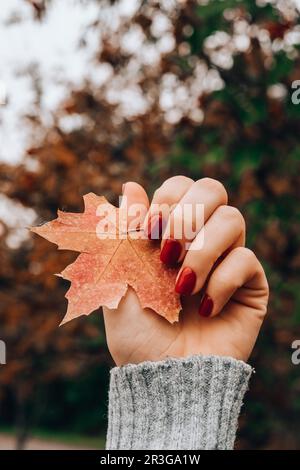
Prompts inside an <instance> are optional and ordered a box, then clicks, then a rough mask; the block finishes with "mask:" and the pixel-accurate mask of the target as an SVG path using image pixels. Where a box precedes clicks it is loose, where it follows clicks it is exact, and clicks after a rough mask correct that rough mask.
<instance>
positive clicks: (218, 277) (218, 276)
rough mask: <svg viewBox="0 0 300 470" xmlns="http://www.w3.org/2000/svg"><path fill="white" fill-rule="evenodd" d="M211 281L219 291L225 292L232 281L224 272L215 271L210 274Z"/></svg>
mask: <svg viewBox="0 0 300 470" xmlns="http://www.w3.org/2000/svg"><path fill="white" fill-rule="evenodd" d="M212 280H213V282H214V283H215V285H217V286H218V288H219V289H220V290H225V289H226V288H227V287H228V285H229V284H232V282H233V279H232V276H229V275H228V273H227V272H226V271H222V270H220V271H218V270H216V271H215V272H214V273H213V274H212Z"/></svg>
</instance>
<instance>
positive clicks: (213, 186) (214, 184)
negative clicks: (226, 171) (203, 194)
mask: <svg viewBox="0 0 300 470" xmlns="http://www.w3.org/2000/svg"><path fill="white" fill-rule="evenodd" d="M196 184H199V185H201V186H205V188H206V189H207V190H208V191H211V192H213V193H215V194H216V195H217V196H218V197H219V198H220V201H221V202H222V203H223V204H227V202H228V195H227V191H226V189H225V187H224V185H223V184H222V183H221V182H220V181H218V180H215V179H213V178H208V177H206V178H202V179H200V180H198V181H197V182H196Z"/></svg>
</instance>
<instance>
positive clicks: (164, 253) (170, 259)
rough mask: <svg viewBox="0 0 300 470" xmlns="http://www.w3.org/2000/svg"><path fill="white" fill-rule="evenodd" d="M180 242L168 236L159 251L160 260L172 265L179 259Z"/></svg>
mask: <svg viewBox="0 0 300 470" xmlns="http://www.w3.org/2000/svg"><path fill="white" fill-rule="evenodd" d="M181 249H182V247H181V244H180V243H179V242H178V241H177V240H173V239H171V238H169V239H168V240H166V242H165V244H164V246H163V249H162V250H161V253H160V260H161V261H162V262H163V263H165V264H167V265H168V266H174V265H176V263H177V262H178V260H179V257H180V253H181Z"/></svg>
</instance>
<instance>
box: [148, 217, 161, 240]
mask: <svg viewBox="0 0 300 470" xmlns="http://www.w3.org/2000/svg"><path fill="white" fill-rule="evenodd" d="M162 232H163V220H162V215H161V214H155V215H153V216H152V217H150V219H149V220H148V227H147V237H148V238H149V240H159V239H160V238H161V236H162Z"/></svg>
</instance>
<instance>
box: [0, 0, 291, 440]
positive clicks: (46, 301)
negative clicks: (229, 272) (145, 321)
mask: <svg viewBox="0 0 300 470" xmlns="http://www.w3.org/2000/svg"><path fill="white" fill-rule="evenodd" d="M99 4H100V7H99V8H100V9H99V21H97V22H96V24H95V23H93V24H92V25H91V26H90V27H91V28H98V29H99V51H98V54H97V57H96V58H95V68H97V67H100V68H99V69H98V70H100V71H101V72H102V73H105V74H106V77H107V79H106V80H104V83H103V84H102V85H101V86H99V87H96V86H95V84H94V83H92V82H90V83H89V82H88V81H87V82H86V84H85V86H84V87H83V88H82V89H81V90H73V91H70V95H69V96H68V97H66V100H65V101H64V102H63V103H62V104H61V106H60V107H59V108H58V109H57V112H56V114H55V116H53V118H54V124H53V126H52V127H51V128H44V127H43V125H42V124H41V120H40V117H39V113H38V111H37V115H36V116H28V119H29V120H30V124H31V125H32V126H33V127H34V129H35V130H36V135H39V136H41V135H42V137H40V138H39V141H38V142H33V143H32V148H30V149H28V151H27V154H26V156H25V157H24V161H23V162H22V164H21V165H19V166H17V167H10V166H8V165H1V168H0V170H1V171H0V182H1V191H2V193H3V194H5V195H6V196H7V197H9V198H11V199H12V200H14V201H18V202H20V203H21V204H23V205H24V206H26V207H30V208H32V209H34V211H35V212H36V214H37V218H38V220H39V221H45V220H49V219H51V218H53V217H54V212H55V210H56V208H57V207H60V208H63V209H68V210H80V209H81V195H82V194H84V193H86V192H88V191H94V192H96V193H99V194H104V195H106V196H107V197H108V198H109V199H110V200H112V201H113V202H116V201H115V199H116V195H117V194H119V193H120V190H121V186H122V183H123V182H124V181H126V180H136V181H139V182H140V183H141V184H143V185H145V186H146V188H147V189H148V190H149V191H152V190H153V189H154V187H156V186H157V185H159V184H160V182H161V181H163V180H164V179H165V178H167V177H169V176H172V175H174V174H177V173H184V174H186V175H189V176H191V177H193V178H197V179H198V178H200V177H202V176H204V175H205V176H211V177H213V178H217V179H220V180H221V181H222V182H223V183H224V184H225V186H226V187H227V188H228V190H229V195H230V202H231V203H232V204H234V205H237V206H238V207H239V208H240V209H241V210H242V212H243V213H244V215H245V217H246V220H247V224H248V245H249V246H251V247H252V248H254V249H255V251H256V253H257V255H258V257H259V258H260V259H262V261H263V262H264V265H265V267H266V270H267V273H268V277H269V281H270V286H271V294H272V295H271V303H270V319H268V320H267V322H266V324H265V327H264V331H263V333H262V334H261V336H260V339H259V343H258V346H257V347H256V349H255V353H254V357H253V362H254V364H255V366H256V367H257V374H256V378H254V380H253V382H252V387H251V392H250V394H249V396H248V400H247V410H246V413H245V415H244V416H243V418H242V422H241V424H242V426H241V433H240V436H241V437H240V441H239V447H240V448H276V447H277V448H297V447H298V448H299V446H300V441H299V436H300V432H299V431H300V427H299V426H300V425H299V418H298V417H299V411H300V400H299V390H300V377H299V371H297V369H296V367H295V366H293V365H292V363H291V358H290V356H291V343H292V341H293V340H294V339H295V338H297V337H298V338H299V336H300V326H299V325H300V316H299V312H300V308H299V307H300V295H299V287H298V285H299V270H300V244H299V237H300V235H299V215H300V213H299V212H300V210H299V204H298V196H299V184H300V176H299V175H300V172H299V169H300V168H299V167H300V147H299V142H298V136H299V132H300V123H299V116H300V107H299V106H296V105H293V104H292V102H291V96H290V95H291V84H292V82H293V80H295V79H297V78H299V77H300V60H299V44H300V27H299V15H298V11H297V10H296V8H295V6H294V3H293V2H292V1H286V2H281V1H275V0H274V1H272V2H269V1H264V0H259V1H257V2H254V1H248V0H243V1H233V0H223V1H221V0H211V1H204V0H203V1H196V0H190V1H189V0H186V1H181V2H172V1H161V2H157V1H150V0H149V1H147V2H140V3H138V7H137V9H136V11H135V13H133V14H132V15H131V16H130V15H124V14H123V15H122V14H120V12H119V10H118V5H119V2H111V4H110V3H109V2H104V1H103V2H99ZM104 10H105V13H106V14H105V15H104V14H101V12H102V13H103V11H104ZM118 12H119V14H118ZM44 14H45V15H47V11H45V12H44ZM112 18H113V19H114V21H112ZM100 32H101V34H100ZM100 37H101V40H100ZM83 40H84V38H83ZM83 43H84V41H83ZM7 230H8V228H7V227H4V230H3V232H2V238H1V248H0V249H1V260H2V264H1V279H0V282H1V285H2V289H1V310H0V321H1V336H2V337H3V338H2V339H6V340H7V342H8V344H9V345H11V344H13V345H14V347H10V350H11V351H14V354H15V355H16V360H15V361H13V360H9V362H8V365H7V366H5V369H4V368H3V369H1V375H0V383H2V384H6V386H7V387H10V388H11V389H13V390H14V393H15V394H18V402H20V400H21V402H22V401H23V403H24V402H25V401H26V402H27V399H28V398H32V397H33V395H32V390H33V389H34V388H35V387H36V384H39V383H50V382H51V381H54V380H55V381H56V382H55V383H56V384H57V383H58V382H57V380H59V381H60V383H61V384H65V382H64V379H63V378H64V377H65V375H66V374H69V375H70V376H71V375H73V374H74V373H78V372H79V371H80V370H82V369H81V368H80V367H81V366H82V367H86V366H87V364H88V367H89V368H90V370H93V360H100V359H101V356H100V355H99V356H97V358H96V357H95V356H94V355H93V353H94V351H95V349H94V347H95V344H97V347H98V345H99V347H100V344H101V345H102V344H103V343H102V342H101V341H100V338H102V336H101V334H102V333H100V328H99V325H98V323H96V324H94V321H95V320H92V319H91V320H90V319H89V320H87V319H78V320H75V321H73V322H72V323H71V324H70V325H68V326H66V327H63V329H62V330H59V331H58V330H57V328H56V327H57V325H58V323H59V318H60V319H61V318H62V316H63V312H64V310H65V303H64V300H63V295H64V291H65V285H64V284H63V283H62V281H61V280H58V279H56V278H54V277H53V276H52V273H54V272H58V271H59V270H60V269H61V268H62V267H63V266H65V265H66V264H68V262H69V261H70V256H71V255H70V254H68V253H63V254H62V253H59V254H58V253H57V252H56V251H55V248H53V247H51V246H50V245H49V244H47V242H45V241H43V240H38V239H34V240H32V239H28V240H27V241H26V242H24V243H23V244H22V245H21V246H20V247H18V248H15V249H9V248H8V246H7V235H8V234H7ZM52 293H53V294H52ZM51 294H52V295H51ZM58 317H59V318H58ZM94 318H97V317H96V316H95V315H94ZM101 331H102V330H101ZM102 348H103V346H102ZM101 350H103V349H101ZM74 351H75V352H74ZM74 354H75V355H74ZM54 357H55V361H54V359H53V358H54ZM78 357H80V358H81V360H79V359H78ZM102 359H103V361H106V359H105V358H104V353H103V356H102ZM58 364H59V366H58ZM90 377H93V374H91V375H90ZM89 380H91V378H90V379H89ZM90 383H91V386H92V383H93V382H92V380H91V382H90ZM65 385H66V384H65ZM61 386H62V389H63V390H66V389H65V388H64V386H63V385H61ZM48 388H51V386H50V387H49V386H48ZM5 389H6V387H3V389H2V390H5ZM87 390H88V386H87V387H86V388H84V390H83V391H82V393H83V395H82V396H81V395H80V394H79V397H78V402H79V401H80V400H81V401H82V400H84V394H86V393H87ZM62 393H63V392H62ZM19 395H21V398H20V397H19ZM33 401H34V402H36V396H34V400H32V402H33ZM3 403H7V401H5V400H4V401H3ZM22 408H24V404H23V405H21V406H19V408H18V409H19V411H18V414H19V415H20V416H21V417H22V411H20V410H22ZM62 413H63V411H62ZM91 413H92V411H91ZM78 414H79V416H80V410H78ZM43 419H44V422H49V421H48V420H47V419H45V415H43V416H42V417H41V419H40V423H43ZM82 421H84V418H83V419H82ZM62 422H63V420H62ZM83 426H84V425H83ZM85 429H86V427H85Z"/></svg>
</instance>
